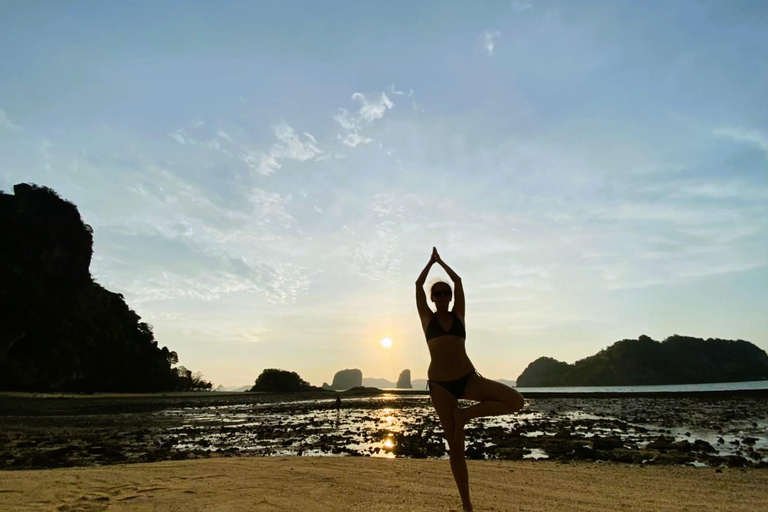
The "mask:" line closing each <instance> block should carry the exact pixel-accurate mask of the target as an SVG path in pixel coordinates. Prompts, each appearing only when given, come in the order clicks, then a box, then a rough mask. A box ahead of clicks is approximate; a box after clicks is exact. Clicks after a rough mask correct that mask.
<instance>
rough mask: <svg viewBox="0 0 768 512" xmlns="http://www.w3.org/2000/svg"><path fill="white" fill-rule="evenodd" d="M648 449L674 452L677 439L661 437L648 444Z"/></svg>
mask: <svg viewBox="0 0 768 512" xmlns="http://www.w3.org/2000/svg"><path fill="white" fill-rule="evenodd" d="M648 448H649V449H651V450H674V449H675V448H676V446H675V438H674V437H667V436H664V435H660V436H659V437H657V438H656V439H655V440H653V441H651V442H650V443H648Z"/></svg>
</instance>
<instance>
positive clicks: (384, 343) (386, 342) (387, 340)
mask: <svg viewBox="0 0 768 512" xmlns="http://www.w3.org/2000/svg"><path fill="white" fill-rule="evenodd" d="M381 346H382V347H384V348H389V347H391V346H392V338H381Z"/></svg>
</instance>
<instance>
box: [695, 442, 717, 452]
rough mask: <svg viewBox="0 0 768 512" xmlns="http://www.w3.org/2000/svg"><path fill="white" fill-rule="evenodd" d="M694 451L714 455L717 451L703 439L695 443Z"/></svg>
mask: <svg viewBox="0 0 768 512" xmlns="http://www.w3.org/2000/svg"><path fill="white" fill-rule="evenodd" d="M693 449H694V450H696V451H698V452H706V453H712V452H714V451H715V449H714V448H713V447H712V445H711V444H709V443H708V442H707V441H704V440H702V439H697V440H696V441H694V443H693Z"/></svg>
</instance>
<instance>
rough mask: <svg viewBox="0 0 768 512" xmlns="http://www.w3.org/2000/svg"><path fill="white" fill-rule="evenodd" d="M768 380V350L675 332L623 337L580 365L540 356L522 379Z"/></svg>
mask: <svg viewBox="0 0 768 512" xmlns="http://www.w3.org/2000/svg"><path fill="white" fill-rule="evenodd" d="M764 379H768V354H766V353H765V351H764V350H762V349H760V348H759V347H757V346H755V345H754V344H752V343H750V342H748V341H744V340H736V341H734V340H722V339H712V338H709V339H706V340H705V339H702V338H691V337H688V336H679V335H677V334H676V335H674V336H670V337H669V338H667V339H666V340H664V341H663V342H658V341H654V340H652V339H651V338H649V337H648V336H640V337H639V338H638V339H636V340H621V341H617V342H616V343H614V344H613V345H611V346H610V347H608V348H606V349H604V350H601V351H600V352H598V353H597V354H595V355H593V356H590V357H587V358H585V359H581V360H579V361H576V362H575V363H574V364H568V363H564V362H562V361H557V360H555V359H552V358H550V357H540V358H538V359H537V360H535V361H534V362H532V363H531V364H529V365H528V367H527V368H526V369H525V371H523V373H522V374H521V375H520V376H519V377H518V378H517V385H518V386H522V387H531V386H639V385H663V384H702V383H708V382H739V381H751V380H764Z"/></svg>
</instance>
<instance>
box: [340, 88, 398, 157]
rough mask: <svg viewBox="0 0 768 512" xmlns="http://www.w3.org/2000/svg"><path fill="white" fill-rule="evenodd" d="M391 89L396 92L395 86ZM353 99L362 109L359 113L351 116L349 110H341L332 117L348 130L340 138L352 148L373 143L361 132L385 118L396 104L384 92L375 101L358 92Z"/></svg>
mask: <svg viewBox="0 0 768 512" xmlns="http://www.w3.org/2000/svg"><path fill="white" fill-rule="evenodd" d="M391 89H392V90H393V91H394V85H393V86H392V87H391ZM403 94H404V93H403ZM351 99H352V101H357V102H359V103H360V108H359V109H358V110H357V112H355V113H354V114H350V112H349V111H348V110H347V109H344V108H340V109H339V113H338V114H336V115H334V116H332V118H333V120H334V121H336V122H337V123H339V125H340V126H341V127H342V128H344V130H346V133H345V134H343V135H342V134H340V135H338V138H339V139H340V140H341V141H342V143H344V144H346V145H347V146H350V147H355V146H359V145H361V144H369V143H371V142H373V139H372V138H370V137H364V136H362V135H360V131H361V130H363V129H364V128H365V127H367V126H368V125H370V124H372V123H373V122H375V121H377V120H379V119H381V118H383V117H384V114H386V112H387V110H389V109H391V108H393V107H394V106H395V104H394V103H393V102H392V100H390V99H389V97H388V96H387V94H386V93H385V92H382V93H381V96H379V97H378V99H375V100H369V99H368V98H367V97H366V96H365V94H363V93H360V92H356V93H354V94H353V95H352V98H351Z"/></svg>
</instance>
